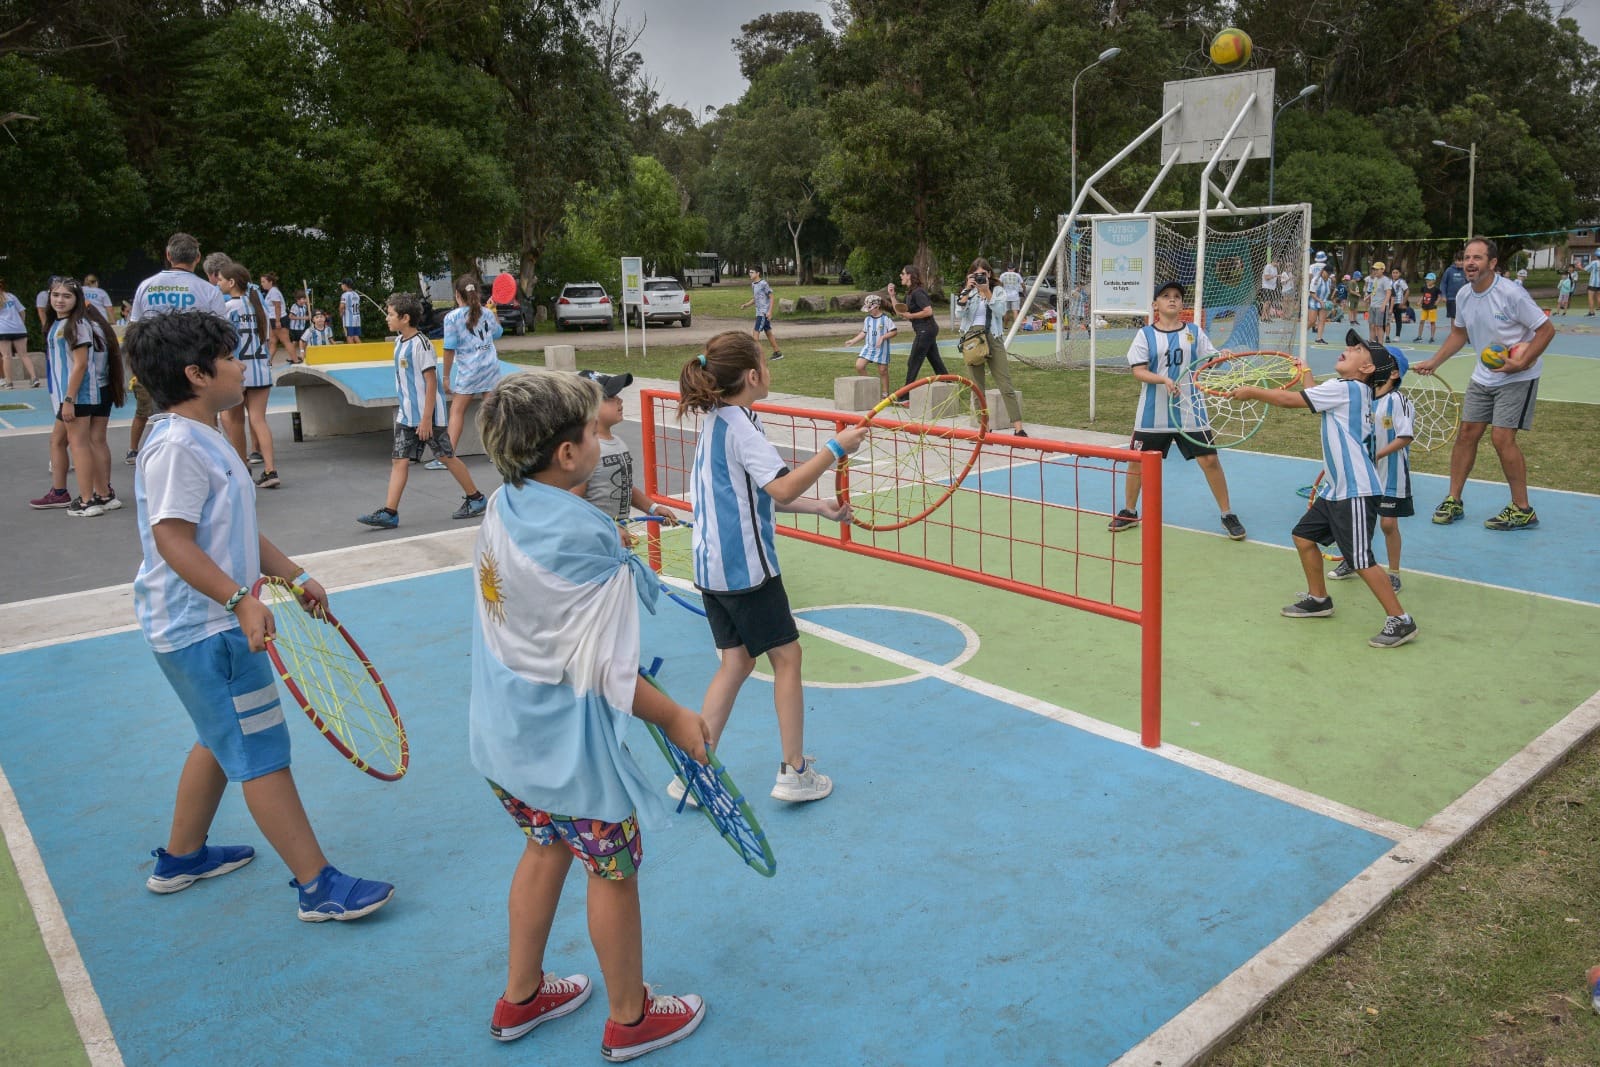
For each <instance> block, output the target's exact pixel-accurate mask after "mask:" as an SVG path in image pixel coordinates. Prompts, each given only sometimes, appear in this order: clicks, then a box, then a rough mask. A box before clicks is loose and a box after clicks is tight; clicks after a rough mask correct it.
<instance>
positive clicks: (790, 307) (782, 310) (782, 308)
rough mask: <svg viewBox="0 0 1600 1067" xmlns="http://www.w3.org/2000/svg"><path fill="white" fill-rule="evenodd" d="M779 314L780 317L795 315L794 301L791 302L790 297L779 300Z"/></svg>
mask: <svg viewBox="0 0 1600 1067" xmlns="http://www.w3.org/2000/svg"><path fill="white" fill-rule="evenodd" d="M778 313H779V314H780V315H793V314H794V301H793V300H790V299H789V298H788V297H781V298H779V300H778Z"/></svg>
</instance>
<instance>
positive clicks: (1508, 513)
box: [1483, 504, 1539, 530]
mask: <svg viewBox="0 0 1600 1067" xmlns="http://www.w3.org/2000/svg"><path fill="white" fill-rule="evenodd" d="M1483 525H1484V527H1485V528H1487V529H1490V530H1531V529H1533V528H1534V527H1535V526H1537V525H1539V516H1538V515H1537V514H1535V513H1534V510H1533V509H1532V508H1519V507H1517V506H1516V505H1515V504H1507V505H1506V506H1505V507H1503V508H1501V509H1500V514H1498V515H1496V516H1495V517H1494V518H1492V519H1485V520H1484V521H1483Z"/></svg>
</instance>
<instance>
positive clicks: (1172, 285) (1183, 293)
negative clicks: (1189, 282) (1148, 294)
mask: <svg viewBox="0 0 1600 1067" xmlns="http://www.w3.org/2000/svg"><path fill="white" fill-rule="evenodd" d="M1168 289H1176V290H1178V299H1179V300H1187V299H1188V298H1189V291H1188V290H1187V289H1185V288H1184V287H1183V283H1182V282H1180V281H1178V280H1177V279H1176V278H1174V279H1172V280H1170V281H1165V282H1162V283H1161V284H1160V285H1158V286H1156V296H1160V295H1161V294H1162V293H1164V292H1166V291H1167V290H1168Z"/></svg>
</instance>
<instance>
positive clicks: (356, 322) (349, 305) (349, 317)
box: [339, 289, 361, 330]
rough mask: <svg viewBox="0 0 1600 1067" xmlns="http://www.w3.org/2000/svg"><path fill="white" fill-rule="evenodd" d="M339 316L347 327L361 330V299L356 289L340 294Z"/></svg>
mask: <svg viewBox="0 0 1600 1067" xmlns="http://www.w3.org/2000/svg"><path fill="white" fill-rule="evenodd" d="M339 314H340V315H341V316H343V318H342V319H341V321H342V322H343V323H344V325H345V326H347V327H351V328H353V329H357V330H359V329H361V297H360V296H358V295H357V294H356V291H355V290H354V289H346V290H345V291H344V292H342V293H340V294H339Z"/></svg>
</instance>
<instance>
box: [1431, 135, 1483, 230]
mask: <svg viewBox="0 0 1600 1067" xmlns="http://www.w3.org/2000/svg"><path fill="white" fill-rule="evenodd" d="M1433 143H1434V145H1435V146H1437V147H1439V148H1448V149H1450V151H1452V152H1465V153H1466V154H1467V240H1469V241H1470V240H1472V238H1473V234H1474V230H1473V229H1472V206H1473V205H1472V198H1473V194H1474V193H1475V192H1476V191H1477V185H1478V142H1477V141H1473V142H1471V146H1470V147H1468V148H1462V147H1461V146H1460V145H1455V144H1451V143H1449V142H1448V141H1435V142H1433Z"/></svg>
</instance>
